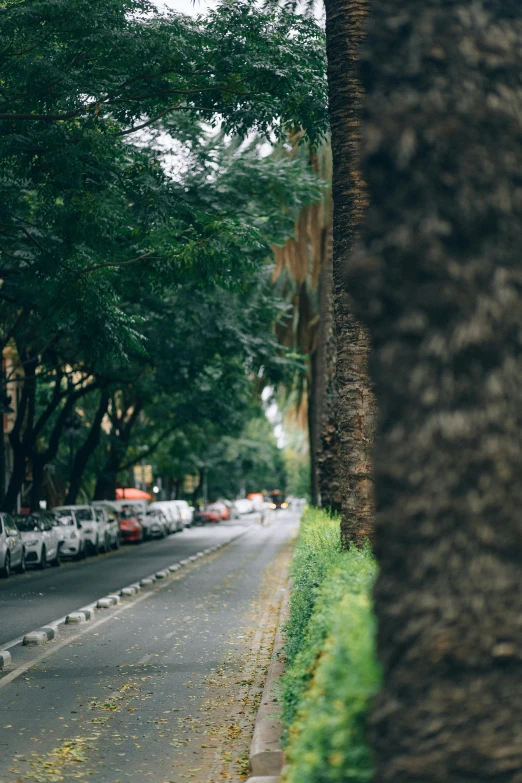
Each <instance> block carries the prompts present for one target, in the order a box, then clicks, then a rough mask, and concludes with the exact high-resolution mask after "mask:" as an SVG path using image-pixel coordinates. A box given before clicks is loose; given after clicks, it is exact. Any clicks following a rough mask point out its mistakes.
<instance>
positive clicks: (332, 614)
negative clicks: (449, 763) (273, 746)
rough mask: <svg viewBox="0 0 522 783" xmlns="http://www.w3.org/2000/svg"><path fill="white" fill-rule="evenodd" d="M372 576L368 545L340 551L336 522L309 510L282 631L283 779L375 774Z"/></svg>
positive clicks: (336, 780)
mask: <svg viewBox="0 0 522 783" xmlns="http://www.w3.org/2000/svg"><path fill="white" fill-rule="evenodd" d="M375 574H376V565H375V560H374V558H373V555H372V553H371V551H370V549H369V547H366V548H364V549H363V550H357V549H355V548H353V549H351V550H350V551H348V552H347V551H345V550H343V549H342V548H341V546H340V542H339V520H338V519H336V518H331V517H329V516H328V515H327V514H326V513H325V512H323V511H318V510H316V509H308V510H307V511H306V512H305V514H304V515H303V520H302V523H301V530H300V534H299V539H298V543H297V548H296V554H295V557H294V561H293V565H292V577H293V581H294V587H293V591H292V596H291V602H290V618H289V621H288V624H287V626H286V628H285V633H286V645H285V650H286V655H287V669H286V673H285V676H284V678H283V683H282V693H281V702H282V718H283V723H284V725H285V730H286V731H285V738H284V741H285V745H286V752H287V758H288V762H289V766H288V770H287V772H286V774H285V778H284V779H285V783H341V781H342V782H343V783H346V781H353V783H359V782H361V783H362V782H363V781H364V782H366V781H368V780H369V779H370V777H371V774H372V770H371V759H370V753H369V749H368V746H367V744H366V742H365V721H366V713H367V709H368V704H369V700H370V699H371V697H372V696H373V695H374V694H375V692H376V690H377V688H378V686H379V680H380V675H379V667H378V665H377V662H376V657H375V644H374V638H375V622H374V618H373V614H372V610H371V599H370V592H371V587H372V584H373V580H374V578H375Z"/></svg>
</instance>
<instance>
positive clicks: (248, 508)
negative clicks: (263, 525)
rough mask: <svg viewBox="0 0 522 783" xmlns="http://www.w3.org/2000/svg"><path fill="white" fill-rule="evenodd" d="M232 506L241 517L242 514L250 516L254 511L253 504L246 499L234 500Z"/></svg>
mask: <svg viewBox="0 0 522 783" xmlns="http://www.w3.org/2000/svg"><path fill="white" fill-rule="evenodd" d="M234 505H235V507H236V510H237V513H238V514H239V515H240V516H243V514H251V513H252V512H253V510H254V504H253V503H252V501H251V500H248V499H247V498H242V499H241V500H236V501H235V502H234Z"/></svg>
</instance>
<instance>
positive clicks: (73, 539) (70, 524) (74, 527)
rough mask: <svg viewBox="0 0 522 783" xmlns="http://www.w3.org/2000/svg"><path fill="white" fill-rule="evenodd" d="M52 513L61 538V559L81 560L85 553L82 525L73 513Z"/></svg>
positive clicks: (85, 546)
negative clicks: (58, 526)
mask: <svg viewBox="0 0 522 783" xmlns="http://www.w3.org/2000/svg"><path fill="white" fill-rule="evenodd" d="M54 513H55V519H56V520H57V522H58V524H59V525H60V528H61V535H62V537H63V540H62V545H61V547H60V555H61V557H72V558H74V560H82V559H83V558H84V557H85V555H86V553H87V545H86V543H85V535H84V533H83V528H82V523H81V522H80V521H79V520H78V519H77V518H76V514H75V513H74V511H55V512H54Z"/></svg>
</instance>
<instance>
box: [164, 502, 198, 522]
mask: <svg viewBox="0 0 522 783" xmlns="http://www.w3.org/2000/svg"><path fill="white" fill-rule="evenodd" d="M166 502H167V503H175V504H176V506H177V507H178V509H179V513H180V516H181V519H182V520H183V527H190V526H191V524H192V522H193V521H194V507H193V506H189V504H188V502H187V501H186V500H168V501H166Z"/></svg>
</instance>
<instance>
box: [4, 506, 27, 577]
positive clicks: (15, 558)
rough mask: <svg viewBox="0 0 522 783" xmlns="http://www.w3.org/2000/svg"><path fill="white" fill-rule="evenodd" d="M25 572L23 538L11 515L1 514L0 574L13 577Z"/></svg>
mask: <svg viewBox="0 0 522 783" xmlns="http://www.w3.org/2000/svg"><path fill="white" fill-rule="evenodd" d="M14 570H16V571H18V573H19V574H23V573H24V571H25V549H24V544H23V541H22V536H21V535H20V532H19V530H18V528H17V527H16V525H15V523H14V522H13V520H12V519H11V517H10V516H9V514H0V574H1V575H2V576H11V574H12V572H13V571H14Z"/></svg>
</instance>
